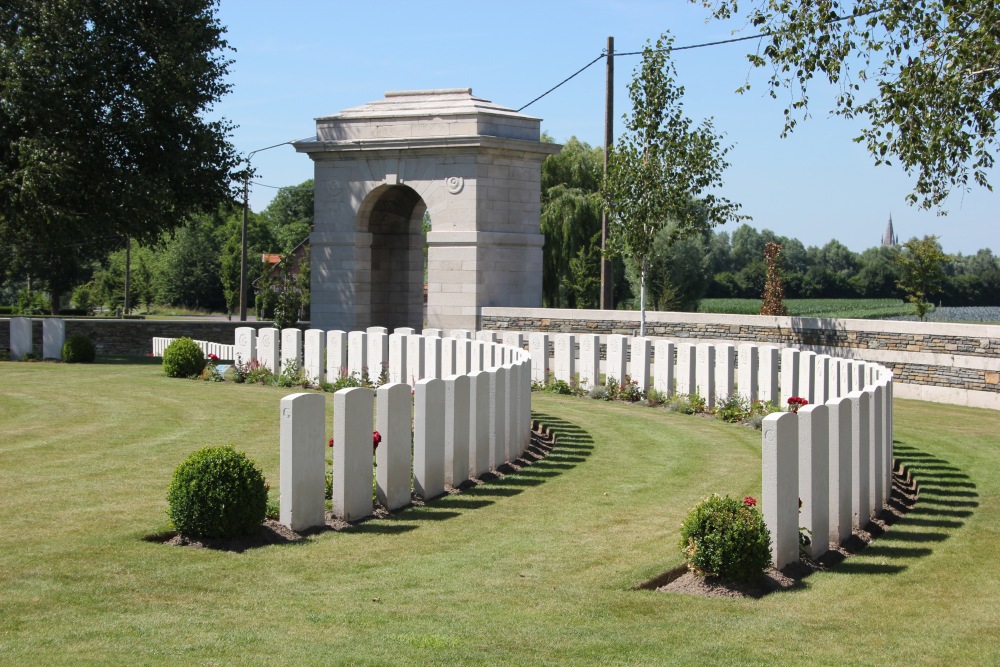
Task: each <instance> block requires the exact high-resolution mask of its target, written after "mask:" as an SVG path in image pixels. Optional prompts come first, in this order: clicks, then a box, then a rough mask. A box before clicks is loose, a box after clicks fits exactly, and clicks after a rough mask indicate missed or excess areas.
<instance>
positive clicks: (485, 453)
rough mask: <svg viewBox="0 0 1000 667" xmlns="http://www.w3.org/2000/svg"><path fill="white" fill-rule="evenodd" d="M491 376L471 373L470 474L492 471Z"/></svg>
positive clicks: (484, 372) (482, 373)
mask: <svg viewBox="0 0 1000 667" xmlns="http://www.w3.org/2000/svg"><path fill="white" fill-rule="evenodd" d="M490 404H491V401H490V374H489V373H487V372H486V371H476V372H475V373H469V438H470V447H469V474H470V476H472V477H481V476H482V475H484V474H486V473H487V472H489V471H490Z"/></svg>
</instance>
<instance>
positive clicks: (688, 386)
mask: <svg viewBox="0 0 1000 667" xmlns="http://www.w3.org/2000/svg"><path fill="white" fill-rule="evenodd" d="M696 366H697V363H696V357H695V346H694V345H692V344H690V343H678V344H677V365H676V369H677V372H676V379H677V393H678V394H679V395H680V396H688V395H689V394H693V393H695V392H697V391H698V389H697V383H696V381H695V368H696Z"/></svg>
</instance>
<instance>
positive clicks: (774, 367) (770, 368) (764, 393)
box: [757, 345, 781, 405]
mask: <svg viewBox="0 0 1000 667" xmlns="http://www.w3.org/2000/svg"><path fill="white" fill-rule="evenodd" d="M759 363H760V375H758V376H757V377H758V380H759V381H758V384H757V386H758V388H759V390H760V400H762V401H767V402H768V403H770V404H771V405H778V402H779V401H780V400H781V399H780V396H781V384H780V383H779V382H778V348H776V347H774V346H772V345H765V346H764V347H762V348H760V359H759Z"/></svg>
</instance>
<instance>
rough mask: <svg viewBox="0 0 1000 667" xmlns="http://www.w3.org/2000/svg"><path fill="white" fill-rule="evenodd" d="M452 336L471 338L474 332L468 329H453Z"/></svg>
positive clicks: (464, 338)
mask: <svg viewBox="0 0 1000 667" xmlns="http://www.w3.org/2000/svg"><path fill="white" fill-rule="evenodd" d="M451 337H452V338H457V339H458V340H471V339H472V332H471V331H468V330H466V329H452V331H451Z"/></svg>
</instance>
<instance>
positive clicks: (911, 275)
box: [896, 236, 948, 320]
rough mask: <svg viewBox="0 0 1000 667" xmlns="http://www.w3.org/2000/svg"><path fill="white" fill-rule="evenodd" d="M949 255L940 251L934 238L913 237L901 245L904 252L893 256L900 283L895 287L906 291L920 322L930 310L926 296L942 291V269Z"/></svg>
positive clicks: (943, 277)
mask: <svg viewBox="0 0 1000 667" xmlns="http://www.w3.org/2000/svg"><path fill="white" fill-rule="evenodd" d="M947 261H948V256H947V255H945V254H944V252H943V251H942V250H941V246H940V245H939V244H938V242H937V237H936V236H925V237H924V238H923V239H916V238H912V239H910V240H909V241H907V242H906V243H904V244H903V251H902V252H901V253H899V255H897V256H896V264H897V266H898V267H899V280H897V281H896V284H897V285H899V287H900V289H902V290H904V291H905V292H906V298H907V299H908V300H909V301H910V302H911V303H912V304H913V307H914V310H915V311H916V314H917V317H919V318H920V319H921V320H923V319H924V318H925V317H926V316H927V311H928V310H930V304H929V303H928V302H927V297H929V296H931V295H933V294H937V293H938V292H939V291H940V290H941V286H942V283H943V282H944V279H945V274H944V266H945V263H946V262H947Z"/></svg>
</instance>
